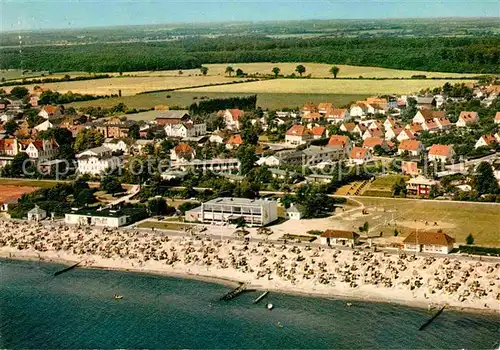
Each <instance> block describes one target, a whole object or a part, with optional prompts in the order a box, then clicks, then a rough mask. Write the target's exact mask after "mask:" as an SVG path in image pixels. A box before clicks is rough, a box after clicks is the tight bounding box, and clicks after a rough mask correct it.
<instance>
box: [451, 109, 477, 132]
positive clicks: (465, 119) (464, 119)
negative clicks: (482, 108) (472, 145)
mask: <svg viewBox="0 0 500 350" xmlns="http://www.w3.org/2000/svg"><path fill="white" fill-rule="evenodd" d="M478 122H479V117H478V115H477V112H467V111H462V112H460V115H459V116H458V120H457V123H456V124H457V126H458V127H461V128H464V127H466V126H471V125H474V124H477V123H478Z"/></svg>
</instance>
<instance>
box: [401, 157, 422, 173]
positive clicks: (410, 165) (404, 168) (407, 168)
mask: <svg viewBox="0 0 500 350" xmlns="http://www.w3.org/2000/svg"><path fill="white" fill-rule="evenodd" d="M401 173H402V174H403V175H410V176H418V175H420V174H421V173H422V171H421V170H420V169H419V168H418V163H417V162H409V161H404V160H403V161H402V162H401Z"/></svg>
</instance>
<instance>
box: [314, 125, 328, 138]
mask: <svg viewBox="0 0 500 350" xmlns="http://www.w3.org/2000/svg"><path fill="white" fill-rule="evenodd" d="M325 131H326V128H325V127H324V126H314V127H313V128H312V129H311V133H312V134H313V135H314V136H323V134H324V133H325Z"/></svg>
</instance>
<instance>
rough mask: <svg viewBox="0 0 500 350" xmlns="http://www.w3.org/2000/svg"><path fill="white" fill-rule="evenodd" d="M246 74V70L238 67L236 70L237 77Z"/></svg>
mask: <svg viewBox="0 0 500 350" xmlns="http://www.w3.org/2000/svg"><path fill="white" fill-rule="evenodd" d="M244 75H245V72H243V69H241V68H238V69H237V70H236V76H237V77H242V76H244Z"/></svg>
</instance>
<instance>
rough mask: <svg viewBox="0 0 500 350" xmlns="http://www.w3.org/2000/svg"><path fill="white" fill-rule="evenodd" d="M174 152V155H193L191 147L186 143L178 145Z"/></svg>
mask: <svg viewBox="0 0 500 350" xmlns="http://www.w3.org/2000/svg"><path fill="white" fill-rule="evenodd" d="M174 151H175V153H176V154H178V155H179V154H184V155H186V154H192V153H194V150H193V148H192V147H191V146H189V145H188V144H186V143H180V144H179V145H178V146H175V148H174Z"/></svg>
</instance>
